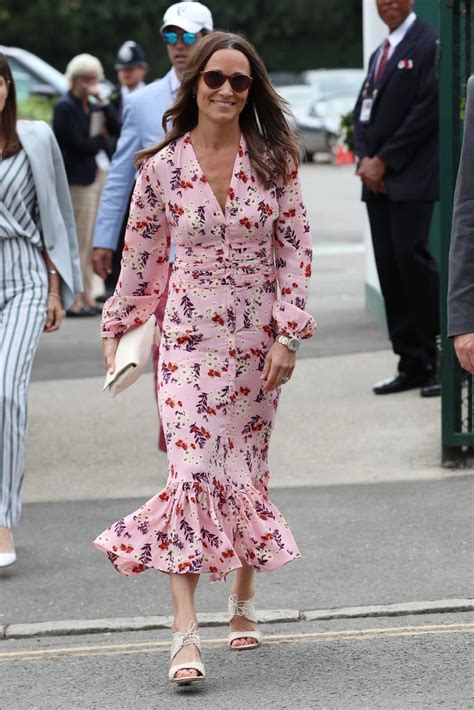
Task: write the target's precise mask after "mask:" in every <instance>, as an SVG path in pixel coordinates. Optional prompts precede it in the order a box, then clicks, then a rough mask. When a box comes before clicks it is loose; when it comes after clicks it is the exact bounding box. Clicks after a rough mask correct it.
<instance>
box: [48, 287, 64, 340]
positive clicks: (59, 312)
mask: <svg viewBox="0 0 474 710" xmlns="http://www.w3.org/2000/svg"><path fill="white" fill-rule="evenodd" d="M63 320H64V309H63V304H62V301H61V297H60V296H59V295H56V294H55V293H49V294H48V304H47V317H46V325H45V326H44V332H45V333H52V332H53V331H54V330H59V328H60V326H61V323H62V322H63Z"/></svg>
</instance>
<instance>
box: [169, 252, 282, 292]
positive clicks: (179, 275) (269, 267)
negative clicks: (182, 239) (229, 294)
mask: <svg viewBox="0 0 474 710" xmlns="http://www.w3.org/2000/svg"><path fill="white" fill-rule="evenodd" d="M172 278H173V281H174V283H176V284H177V285H179V284H181V285H185V284H186V285H187V286H189V284H190V283H192V284H194V285H199V286H207V287H216V288H217V287H220V286H238V287H246V286H257V285H260V286H262V285H264V284H266V283H268V282H271V283H273V282H274V281H275V280H276V270H275V264H274V259H273V251H269V250H268V249H266V248H264V247H259V246H258V245H252V246H248V245H245V246H230V245H227V244H225V245H224V246H222V247H215V246H214V247H213V248H204V247H201V248H196V247H192V248H188V249H187V248H185V247H180V246H177V247H176V253H175V261H174V265H173V276H172Z"/></svg>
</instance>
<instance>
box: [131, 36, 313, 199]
mask: <svg viewBox="0 0 474 710" xmlns="http://www.w3.org/2000/svg"><path fill="white" fill-rule="evenodd" d="M220 49H236V50H238V51H239V52H242V54H244V55H245V56H246V57H247V59H248V61H249V64H250V74H251V76H252V79H253V81H252V84H251V86H250V91H249V94H248V102H247V104H246V105H245V107H244V109H243V110H242V112H241V114H240V116H239V122H240V129H241V131H242V133H243V135H244V136H245V140H246V142H247V148H248V151H249V158H250V162H251V163H252V166H253V168H254V170H255V172H256V174H257V175H258V177H259V179H260V180H261V182H262V183H263V184H265V185H268V184H269V183H271V182H272V181H273V180H274V179H275V178H276V177H282V178H283V180H284V181H286V180H287V179H288V177H289V173H290V168H289V164H288V163H289V161H288V158H291V159H292V162H294V164H296V165H299V162H300V147H299V141H298V138H297V136H296V134H295V133H294V132H293V131H292V130H291V128H290V126H289V124H288V120H287V116H288V115H289V112H290V111H289V105H288V104H287V102H286V101H285V100H284V99H282V98H281V96H279V95H278V94H277V92H276V91H275V89H274V88H273V86H272V84H271V82H270V79H269V76H268V74H267V70H266V69H265V65H264V63H263V62H262V60H261V59H260V57H259V56H258V54H257V52H256V50H255V49H254V47H253V46H252V45H251V44H250V42H248V41H247V40H246V39H245V38H244V37H242V36H240V35H237V34H231V33H229V32H211V33H210V34H208V35H207V36H206V37H204V38H203V39H201V40H199V42H198V43H197V44H196V46H195V47H194V48H193V50H192V52H191V54H190V56H189V59H188V63H187V66H186V69H185V70H184V73H183V79H182V81H181V86H180V88H179V91H178V94H177V96H176V100H175V102H174V104H173V106H172V107H171V108H170V109H168V110H167V111H165V113H164V114H163V121H162V125H163V130H164V131H165V134H166V135H165V137H164V138H163V140H162V141H161V142H160V143H158V145H155V146H153V147H151V148H147V149H145V150H141V151H139V152H138V153H137V155H136V163H137V165H140V164H141V163H142V162H143V161H144V160H145V159H146V158H148V157H150V156H152V155H155V153H157V152H158V151H159V150H161V149H162V148H164V147H166V146H167V145H169V144H170V143H171V142H172V141H175V140H177V139H178V138H181V137H182V136H183V135H184V134H185V133H187V132H188V131H191V130H192V129H193V128H195V127H196V126H197V123H198V113H199V110H198V107H197V103H196V99H195V96H194V95H195V93H196V86H197V83H198V80H199V78H200V72H201V71H202V70H203V69H204V67H205V66H206V64H207V62H208V61H209V59H210V58H211V56H212V55H213V54H214V53H215V52H217V51H218V50H220ZM170 125H171V128H170V130H169V131H168V130H167V129H168V127H169V126H170Z"/></svg>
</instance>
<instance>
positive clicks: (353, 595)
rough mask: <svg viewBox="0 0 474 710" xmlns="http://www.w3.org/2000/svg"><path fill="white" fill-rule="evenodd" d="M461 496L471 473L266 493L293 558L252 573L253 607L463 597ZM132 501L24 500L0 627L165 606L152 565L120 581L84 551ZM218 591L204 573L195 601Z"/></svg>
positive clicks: (167, 609) (209, 607) (466, 526)
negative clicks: (292, 546) (292, 540)
mask: <svg viewBox="0 0 474 710" xmlns="http://www.w3.org/2000/svg"><path fill="white" fill-rule="evenodd" d="M471 491H472V485H471V478H470V477H469V476H459V477H455V478H453V479H451V478H450V479H446V480H438V481H411V482H409V481H403V482H389V483H377V484H365V485H342V486H314V487H301V488H281V489H277V490H275V491H274V493H273V496H272V499H273V500H274V501H275V503H276V504H277V505H278V506H279V507H280V508H281V510H283V511H284V512H285V516H286V517H287V519H288V522H289V523H290V525H291V527H292V529H293V532H294V534H295V536H296V539H297V540H298V541H299V544H300V548H301V553H302V555H303V559H302V560H298V561H297V562H293V563H292V564H290V565H288V566H286V567H284V568H283V569H282V570H280V571H279V572H278V573H277V574H273V575H270V574H261V575H259V577H258V589H259V592H258V595H259V602H260V606H261V607H263V608H265V609H277V608H285V609H303V610H304V609H327V608H333V607H349V606H358V605H369V604H389V603H395V602H410V601H417V600H420V601H421V600H434V599H449V598H466V597H469V596H470V594H471V590H472V587H473V581H474V579H473V576H472V567H471V565H470V563H471V562H472V549H473V544H474V535H473V534H472V533H473V530H472V526H471V514H472V497H471ZM142 502H143V498H134V499H121V500H87V501H80V502H68V503H63V502H58V503H35V504H30V505H27V506H26V508H25V513H24V517H23V523H22V525H21V528H20V530H19V532H18V535H17V541H18V553H19V557H20V561H19V563H18V565H17V566H16V567H12V568H11V570H10V571H8V570H2V571H1V572H2V573H1V574H0V583H1V585H2V587H1V588H2V601H3V603H4V604H5V608H6V609H7V612H6V613H5V615H4V616H3V615H2V616H0V624H2V623H17V622H27V621H30V622H31V621H45V620H55V619H80V618H84V619H94V618H102V617H115V616H117V617H127V616H139V615H144V616H147V615H162V614H169V613H171V606H170V600H169V598H168V583H167V580H166V577H164V576H163V575H159V574H157V573H155V572H154V571H152V570H150V571H148V572H145V573H144V574H142V575H140V576H138V577H135V578H128V577H123V576H121V575H119V574H117V572H115V570H114V568H113V567H112V565H111V564H110V563H109V562H108V561H107V560H106V559H105V558H104V557H103V555H102V554H100V553H99V552H97V551H95V550H94V549H92V548H91V547H90V541H91V539H92V537H94V536H95V535H96V534H98V533H99V532H102V530H103V529H104V528H105V527H106V526H107V525H108V524H109V523H112V522H113V521H114V520H117V519H118V518H119V517H121V515H123V514H124V513H129V512H131V511H133V510H135V509H136V508H137V507H138V506H139V505H141V503H142ZM38 531H41V532H40V534H38ZM468 570H469V571H470V572H469V574H468ZM228 591H229V585H228V584H226V585H225V584H211V583H210V582H209V581H208V579H207V578H206V577H204V578H203V579H202V581H201V583H200V587H199V591H198V608H199V609H200V610H201V611H205V612H217V611H224V610H225V607H226V598H227V597H226V595H227V594H228Z"/></svg>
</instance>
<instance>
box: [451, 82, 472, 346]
mask: <svg viewBox="0 0 474 710" xmlns="http://www.w3.org/2000/svg"><path fill="white" fill-rule="evenodd" d="M461 333H474V77H471V78H470V79H469V81H468V83H467V104H466V113H465V117H464V139H463V144H462V151H461V161H460V163H459V172H458V179H457V182H456V191H455V193H454V212H453V228H452V234H451V249H450V252H449V288H448V335H450V336H453V335H460V334H461Z"/></svg>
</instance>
